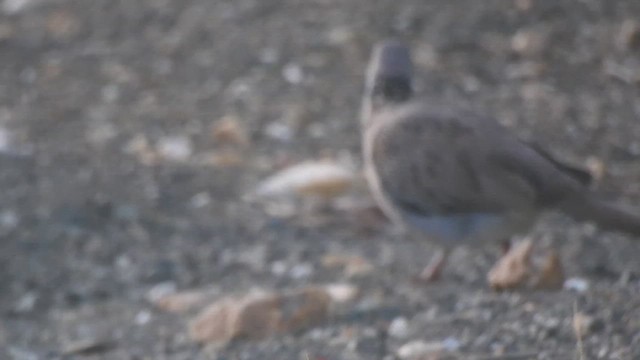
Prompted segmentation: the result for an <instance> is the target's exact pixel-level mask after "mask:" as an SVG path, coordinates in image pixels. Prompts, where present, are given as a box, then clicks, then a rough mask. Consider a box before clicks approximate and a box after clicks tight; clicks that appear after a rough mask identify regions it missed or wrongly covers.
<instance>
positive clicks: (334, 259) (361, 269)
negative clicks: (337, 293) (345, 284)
mask: <svg viewBox="0 0 640 360" xmlns="http://www.w3.org/2000/svg"><path fill="white" fill-rule="evenodd" d="M322 265H323V266H324V267H327V268H336V267H339V268H342V269H344V272H345V275H347V276H348V277H354V276H362V275H367V274H370V273H371V272H372V271H373V270H374V268H373V265H372V264H371V263H370V262H369V261H367V260H366V259H365V258H363V257H361V256H355V255H345V254H328V255H325V256H324V257H323V258H322Z"/></svg>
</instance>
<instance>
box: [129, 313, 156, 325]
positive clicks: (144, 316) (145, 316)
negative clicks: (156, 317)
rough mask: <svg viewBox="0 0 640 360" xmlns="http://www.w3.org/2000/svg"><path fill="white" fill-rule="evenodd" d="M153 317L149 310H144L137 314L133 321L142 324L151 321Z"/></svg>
mask: <svg viewBox="0 0 640 360" xmlns="http://www.w3.org/2000/svg"><path fill="white" fill-rule="evenodd" d="M151 318H152V316H151V312H149V311H148V310H142V311H140V312H138V313H137V314H136V316H135V318H134V319H133V322H134V323H135V324H136V325H139V326H142V325H146V324H148V323H149V322H150V321H151Z"/></svg>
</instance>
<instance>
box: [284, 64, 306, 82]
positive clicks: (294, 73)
mask: <svg viewBox="0 0 640 360" xmlns="http://www.w3.org/2000/svg"><path fill="white" fill-rule="evenodd" d="M282 76H283V77H284V79H285V80H287V82H289V83H290V84H294V85H297V84H300V83H301V82H302V80H303V79H304V73H303V71H302V68H301V67H300V65H298V64H296V63H289V64H287V65H285V66H284V68H283V69H282Z"/></svg>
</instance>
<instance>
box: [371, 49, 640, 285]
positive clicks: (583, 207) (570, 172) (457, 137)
mask: <svg viewBox="0 0 640 360" xmlns="http://www.w3.org/2000/svg"><path fill="white" fill-rule="evenodd" d="M360 128H361V133H362V139H361V140H362V156H363V162H364V174H365V178H366V180H367V183H368V185H369V188H370V191H371V193H372V195H373V197H374V199H375V201H376V202H377V204H378V206H379V207H380V208H381V210H382V211H383V212H384V214H385V215H386V216H387V217H388V218H390V219H391V220H392V222H394V223H397V224H400V225H402V226H403V227H406V228H409V229H410V230H412V232H414V233H418V234H420V235H422V236H424V237H426V238H427V239H428V240H430V241H433V242H435V243H436V244H439V247H440V249H441V250H440V251H439V252H438V253H437V255H435V256H434V257H433V258H432V260H431V262H430V263H429V264H428V266H427V267H426V268H425V269H424V271H423V272H422V273H421V274H420V275H419V278H420V279H421V280H424V281H434V280H437V279H439V278H440V276H441V273H442V270H443V268H444V267H445V264H446V262H447V257H448V255H449V253H450V252H451V250H453V249H454V248H456V247H457V246H460V245H472V246H481V245H483V244H486V243H491V242H493V243H501V244H508V243H509V240H510V239H511V238H512V237H513V236H515V235H519V234H522V233H525V232H526V231H528V230H530V229H531V228H532V227H533V226H534V225H535V223H536V221H537V219H538V217H539V216H540V215H541V214H542V213H544V212H547V211H558V212H562V213H565V214H566V215H568V216H569V217H571V218H573V219H575V220H576V221H589V222H594V223H595V224H596V225H598V226H599V227H600V228H602V229H604V230H611V231H619V232H623V233H626V234H629V235H632V236H635V237H639V236H640V215H638V214H636V213H634V212H632V211H631V210H628V209H626V208H623V207H621V206H619V205H616V204H613V203H610V202H607V201H606V200H604V199H602V198H601V197H600V196H599V195H598V194H597V193H596V192H595V191H594V190H592V189H591V187H590V186H589V184H590V182H591V175H590V173H589V172H588V171H586V170H582V169H579V168H577V167H574V166H571V165H568V164H564V163H562V162H561V161H559V160H557V159H555V158H554V157H553V156H551V155H550V154H549V153H548V152H547V151H545V150H544V149H543V148H542V147H540V146H538V145H536V144H534V143H531V142H526V141H524V140H522V139H520V138H519V137H518V136H516V135H515V134H514V133H512V131H510V130H509V129H508V128H507V127H505V126H503V125H501V124H500V123H499V122H498V121H497V120H496V119H495V118H492V117H490V116H487V115H484V114H480V113H478V112H477V111H473V109H468V108H466V107H455V106H447V105H443V104H442V103H440V102H437V101H433V99H426V98H420V97H419V96H416V94H415V91H414V86H413V63H412V59H411V52H410V49H409V48H408V47H407V46H406V45H405V44H404V43H403V42H401V41H399V40H394V39H391V40H386V41H382V42H380V43H379V44H377V45H376V46H375V47H374V49H373V51H372V54H371V58H370V61H369V65H368V68H367V71H366V79H365V84H364V94H363V99H362V104H361V114H360Z"/></svg>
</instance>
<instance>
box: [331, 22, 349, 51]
mask: <svg viewBox="0 0 640 360" xmlns="http://www.w3.org/2000/svg"><path fill="white" fill-rule="evenodd" d="M353 38H354V33H353V30H351V29H350V28H348V27H345V26H338V27H334V28H332V29H330V30H329V32H328V34H327V40H328V42H329V44H331V45H334V46H335V45H345V44H348V43H349V42H351V41H352V40H353Z"/></svg>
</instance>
